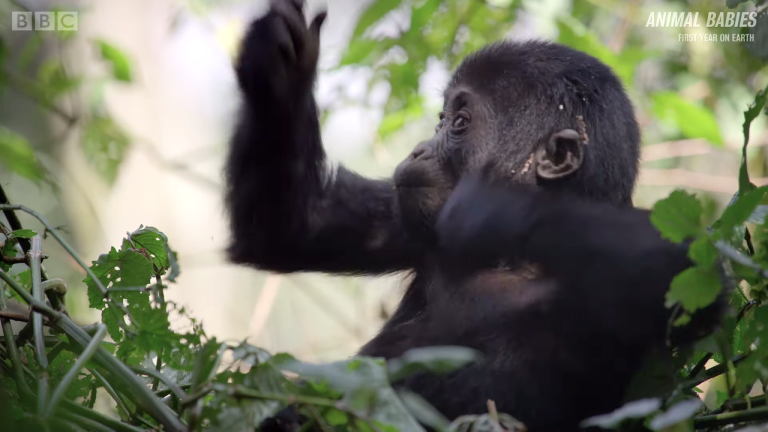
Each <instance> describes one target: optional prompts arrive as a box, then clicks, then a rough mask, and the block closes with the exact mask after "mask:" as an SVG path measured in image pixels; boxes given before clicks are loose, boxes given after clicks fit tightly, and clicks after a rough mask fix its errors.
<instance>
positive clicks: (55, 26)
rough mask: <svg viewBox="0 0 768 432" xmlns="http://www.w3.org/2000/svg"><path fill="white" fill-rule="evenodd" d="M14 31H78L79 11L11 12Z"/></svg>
mask: <svg viewBox="0 0 768 432" xmlns="http://www.w3.org/2000/svg"><path fill="white" fill-rule="evenodd" d="M11 20H12V23H11V30H12V31H31V30H35V31H53V30H58V31H77V26H78V21H79V16H78V12H11Z"/></svg>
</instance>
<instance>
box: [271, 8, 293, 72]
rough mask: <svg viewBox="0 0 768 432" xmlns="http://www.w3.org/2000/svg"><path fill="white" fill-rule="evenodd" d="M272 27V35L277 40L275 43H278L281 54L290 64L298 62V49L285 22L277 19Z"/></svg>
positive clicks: (273, 21)
mask: <svg viewBox="0 0 768 432" xmlns="http://www.w3.org/2000/svg"><path fill="white" fill-rule="evenodd" d="M271 27H272V29H271V30H272V35H273V36H274V38H275V42H276V43H277V46H278V48H279V50H280V52H281V53H282V54H283V55H284V56H285V58H286V60H288V61H289V62H291V63H294V62H296V47H295V44H294V40H293V38H292V37H291V33H290V31H289V30H288V27H287V26H286V24H285V21H284V20H283V19H281V18H280V17H276V19H274V20H272V21H271Z"/></svg>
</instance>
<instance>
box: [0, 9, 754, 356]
mask: <svg viewBox="0 0 768 432" xmlns="http://www.w3.org/2000/svg"><path fill="white" fill-rule="evenodd" d="M370 4H371V2H370V1H367V0H366V1H361V0H327V1H310V2H309V4H308V15H313V14H314V13H315V12H316V11H319V10H322V9H327V10H328V19H327V20H326V22H325V25H324V27H323V31H322V53H321V59H320V70H321V71H320V74H319V82H318V85H317V95H318V96H317V97H318V101H319V104H320V106H321V108H322V110H323V118H322V121H323V139H324V142H325V147H326V149H327V151H328V153H329V155H330V158H331V159H332V160H333V161H335V162H340V163H344V164H346V165H347V166H349V167H350V168H353V169H355V170H357V171H359V172H361V173H363V174H365V175H368V176H387V175H390V174H391V172H392V171H393V169H394V167H395V165H396V164H397V162H399V160H400V159H401V158H402V157H404V156H405V154H406V152H408V151H409V150H410V149H411V148H412V147H413V145H415V143H417V142H418V141H419V140H421V139H424V138H426V137H428V136H429V135H430V134H431V133H432V130H433V128H434V124H435V122H436V121H437V113H438V111H439V106H440V97H439V96H440V93H441V91H442V88H443V87H444V85H445V84H446V83H447V80H448V77H449V71H450V69H451V68H452V67H453V66H455V65H456V64H457V62H458V61H460V59H461V58H462V57H463V56H464V55H465V54H466V53H467V52H469V51H471V50H473V49H476V48H477V47H479V46H481V45H482V44H484V43H487V42H491V41H493V40H496V39H498V38H501V37H513V38H544V39H549V40H554V41H559V42H561V43H565V44H567V45H570V46H573V47H575V48H578V49H581V50H584V51H586V52H588V53H590V54H592V55H595V56H597V57H598V58H599V59H601V60H603V61H604V62H606V63H608V64H609V65H611V66H612V67H614V69H615V70H616V72H617V73H618V74H619V76H620V77H621V79H622V80H623V82H624V84H625V86H626V88H627V91H628V92H629V94H630V95H631V97H632V100H633V102H634V104H635V107H636V110H637V118H638V120H639V121H640V123H641V126H642V129H643V133H644V141H643V142H644V149H643V165H642V167H643V169H642V175H641V179H640V182H639V186H638V188H637V193H636V197H635V203H636V205H638V206H641V207H649V206H651V205H652V204H653V203H654V202H655V201H656V200H657V199H659V198H661V197H664V196H666V195H667V194H669V192H670V191H671V190H673V189H674V188H678V187H682V188H686V189H690V190H691V191H694V192H696V193H698V194H699V195H700V196H706V197H708V198H709V199H708V200H707V202H709V203H710V208H709V209H708V214H712V215H714V214H716V211H717V210H718V209H720V208H722V206H723V205H724V204H725V203H727V201H728V200H729V199H730V198H731V196H732V194H733V192H734V191H735V190H736V189H737V175H736V173H737V171H738V166H739V160H740V157H741V155H740V149H741V145H742V144H743V137H742V130H741V124H742V122H743V111H744V110H745V109H746V107H747V104H748V103H749V102H750V101H751V100H752V99H753V97H754V94H755V93H756V91H757V90H758V89H760V88H762V87H764V86H765V84H766V82H768V77H767V76H766V73H765V70H764V69H762V63H761V62H760V60H759V58H760V56H761V55H765V53H764V52H763V53H762V54H761V52H760V49H763V50H764V49H765V47H764V46H757V45H758V44H757V43H755V44H753V45H752V46H750V44H741V43H734V42H682V41H680V37H679V35H680V34H686V33H705V32H723V33H734V32H736V31H741V30H739V29H737V30H734V29H714V28H705V27H701V28H653V27H646V21H647V19H648V16H649V14H650V13H651V12H663V11H675V12H689V11H690V12H697V11H698V12H701V13H702V15H706V12H709V11H723V10H725V7H724V5H723V1H722V0H717V1H688V2H686V1H642V2H640V1H636V0H630V1H627V0H588V1H572V0H544V1H534V0H527V1H503V0H494V1H491V0H487V1H480V0H439V1H435V0H419V1H405V0H403V1H402V2H401V1H399V0H379V1H377V2H375V7H372V8H371V9H370V10H374V12H376V11H377V10H378V11H380V12H381V13H379V14H378V15H377V14H376V13H369V14H367V15H366V17H367V18H366V19H364V20H361V21H359V18H360V15H361V13H362V12H363V10H365V9H366V7H367V6H368V5H370ZM741 7H742V9H741V10H752V9H754V5H753V4H752V3H747V4H743V5H741ZM376 8H379V9H376ZM25 9H26V10H32V11H44V10H54V9H58V10H78V11H80V15H79V16H80V21H79V28H78V30H77V31H76V32H20V31H12V30H11V28H10V27H11V26H10V13H11V11H21V10H25ZM265 10H266V2H265V1H240V0H228V1H227V0H221V1H215V0H189V1H183V0H177V1H172V0H130V1H126V0H94V1H85V0H84V1H77V2H58V1H51V2H45V1H34V0H26V1H22V0H15V1H8V0H0V32H2V33H1V34H2V38H3V40H4V41H5V43H6V45H7V46H6V47H5V49H4V50H2V51H0V65H2V68H3V70H4V77H5V78H4V79H3V80H0V89H2V90H0V91H2V99H1V101H0V184H2V186H3V188H4V189H5V190H6V192H7V193H8V195H9V199H10V201H11V202H12V203H15V204H24V205H26V206H28V207H30V208H34V209H36V210H38V211H39V212H41V213H42V214H43V215H44V216H45V217H46V218H48V219H49V220H50V221H51V222H52V223H53V224H54V225H56V226H61V227H62V230H63V231H64V232H65V234H66V236H67V238H68V239H69V240H71V242H72V243H73V244H74V245H75V248H76V250H77V252H78V253H79V254H80V255H81V256H82V257H84V258H85V259H86V260H87V261H91V260H95V259H96V258H97V257H98V255H99V254H100V253H104V252H105V251H107V250H109V248H110V247H111V246H114V245H119V243H120V241H121V239H122V238H123V237H124V235H125V233H126V231H132V230H135V229H136V228H138V227H139V226H140V225H141V224H144V225H150V226H154V227H157V228H159V229H160V230H162V231H163V232H165V233H166V234H167V236H168V238H169V240H170V243H171V245H172V247H173V248H174V249H175V250H176V251H177V252H178V259H179V262H180V264H181V269H182V274H181V276H180V277H179V279H178V281H177V283H175V284H171V287H170V288H169V289H168V290H167V297H168V298H169V299H171V300H173V301H176V302H178V303H179V304H182V305H185V306H186V307H187V309H188V310H189V312H190V313H191V315H193V316H196V317H198V318H199V319H200V320H201V321H202V322H203V325H204V327H205V329H206V332H207V333H208V334H209V335H215V336H217V337H218V338H219V339H224V340H232V341H235V340H242V339H244V338H248V340H249V341H251V342H252V343H253V344H255V345H258V346H262V347H264V348H267V349H268V350H270V351H273V352H278V351H289V352H291V353H293V354H295V355H296V356H298V357H300V358H303V359H307V360H331V359H339V358H344V357H346V356H349V355H352V354H353V353H354V352H355V351H356V349H358V348H359V347H360V346H361V345H362V344H363V343H364V342H365V341H366V340H368V339H369V338H370V337H371V336H372V335H373V334H375V332H376V331H377V329H378V328H379V326H380V325H381V323H382V322H383V320H385V319H386V317H387V315H388V313H390V312H391V311H392V309H393V307H394V305H396V303H397V301H398V300H399V296H400V293H401V291H400V289H401V287H402V285H403V284H402V281H403V276H393V277H386V278H362V277H357V278H349V277H345V278H340V277H329V276H324V275H317V274H296V275H283V276H278V275H268V274H265V273H261V272H257V271H254V270H251V269H246V268H242V267H236V266H233V265H230V264H228V263H227V262H226V260H225V257H224V254H223V249H224V248H225V246H226V244H227V239H228V235H229V232H228V227H227V222H226V219H225V213H224V208H223V203H222V196H223V187H222V186H223V176H222V164H223V160H224V158H225V155H226V151H227V140H228V136H229V133H230V130H231V127H232V122H233V119H234V117H235V114H236V110H237V106H238V97H239V96H238V92H237V89H236V83H235V80H234V76H233V72H232V67H231V62H232V59H233V56H234V55H235V53H236V51H237V45H238V41H239V38H240V36H241V34H242V32H243V30H244V28H245V27H246V26H247V25H248V22H249V21H250V20H252V19H253V18H254V17H255V16H257V15H259V14H261V13H264V11H265ZM374 18H375V19H374ZM378 18H381V19H380V20H379V19H378ZM370 19H373V21H372V22H375V23H374V24H373V25H371V26H367V25H366V21H365V20H369V21H370ZM361 23H362V24H361ZM412 23H416V24H418V25H419V26H420V27H418V28H416V29H415V30H413V27H411V25H412ZM368 24H370V23H368ZM743 31H744V32H749V31H750V29H745V30H743ZM350 41H351V44H350ZM126 74H127V75H126ZM766 144H768V134H767V133H766V130H765V122H764V121H763V120H762V119H760V120H758V121H756V122H755V123H753V125H752V140H751V141H750V147H751V150H750V152H749V165H750V172H751V174H752V177H753V181H754V182H755V183H757V184H766V183H768V178H763V177H764V176H768V174H766V161H768V158H766V156H767V155H766V152H765V145H766ZM30 147H31V148H33V149H34V150H35V155H36V157H32V156H30V157H28V156H25V155H27V153H25V152H26V149H28V148H30ZM19 161H26V162H25V163H24V164H22V163H21V162H19ZM3 163H5V164H3ZM274 187H277V188H279V187H280V185H279V184H276V185H274ZM22 222H23V223H24V225H25V226H29V227H35V226H37V225H36V223H35V222H33V221H32V220H31V219H30V218H28V217H24V216H22ZM43 250H44V253H46V254H47V255H48V256H49V257H50V258H49V259H48V260H47V261H46V263H45V264H46V267H47V270H48V272H49V274H52V275H56V276H58V277H63V278H64V279H65V280H67V282H68V286H69V295H68V296H67V301H68V304H67V307H68V309H69V311H70V313H71V314H72V315H73V317H75V318H76V319H77V320H78V322H81V323H88V322H91V321H92V320H93V319H95V318H96V317H97V315H96V314H95V313H94V312H93V311H91V310H89V309H88V302H87V298H86V295H85V285H84V284H83V283H82V279H83V278H84V274H83V272H82V271H81V270H80V269H79V268H78V266H77V265H76V264H75V262H74V261H73V260H71V259H70V258H68V256H67V254H65V253H63V250H62V249H61V248H60V246H58V245H57V244H56V243H55V242H53V241H51V239H48V240H46V241H45V243H44V247H43Z"/></svg>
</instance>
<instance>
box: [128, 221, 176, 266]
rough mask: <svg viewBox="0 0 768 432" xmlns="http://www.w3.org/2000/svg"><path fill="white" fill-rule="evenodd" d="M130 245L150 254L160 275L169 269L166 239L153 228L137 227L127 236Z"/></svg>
mask: <svg viewBox="0 0 768 432" xmlns="http://www.w3.org/2000/svg"><path fill="white" fill-rule="evenodd" d="M128 238H129V239H130V241H131V243H132V244H133V245H134V246H135V247H137V248H144V249H146V250H147V252H149V253H150V257H151V258H152V262H153V263H154V264H155V266H156V267H157V268H158V270H159V271H160V274H163V273H165V271H166V270H167V269H168V268H169V267H170V259H169V256H168V255H169V253H168V251H169V250H170V248H169V247H168V238H167V237H166V236H165V234H163V233H162V232H160V230H158V229H157V228H154V227H146V228H144V227H139V229H137V230H136V231H134V232H132V233H130V234H129V235H128Z"/></svg>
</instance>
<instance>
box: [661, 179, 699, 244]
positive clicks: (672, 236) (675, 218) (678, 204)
mask: <svg viewBox="0 0 768 432" xmlns="http://www.w3.org/2000/svg"><path fill="white" fill-rule="evenodd" d="M702 212H703V209H702V207H701V203H700V202H699V200H698V199H696V197H695V196H694V195H691V194H689V193H688V192H685V191H683V190H676V191H674V192H672V193H671V194H670V195H669V196H668V197H667V198H664V199H662V200H659V201H657V202H656V204H654V206H653V212H652V213H651V222H652V223H653V225H654V226H655V227H656V229H658V230H659V232H661V235H662V237H664V238H666V239H669V240H670V241H673V242H675V243H680V242H681V241H683V240H685V239H686V238H688V237H692V236H694V235H696V234H698V233H699V232H700V231H701V226H700V220H701V215H702Z"/></svg>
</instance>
